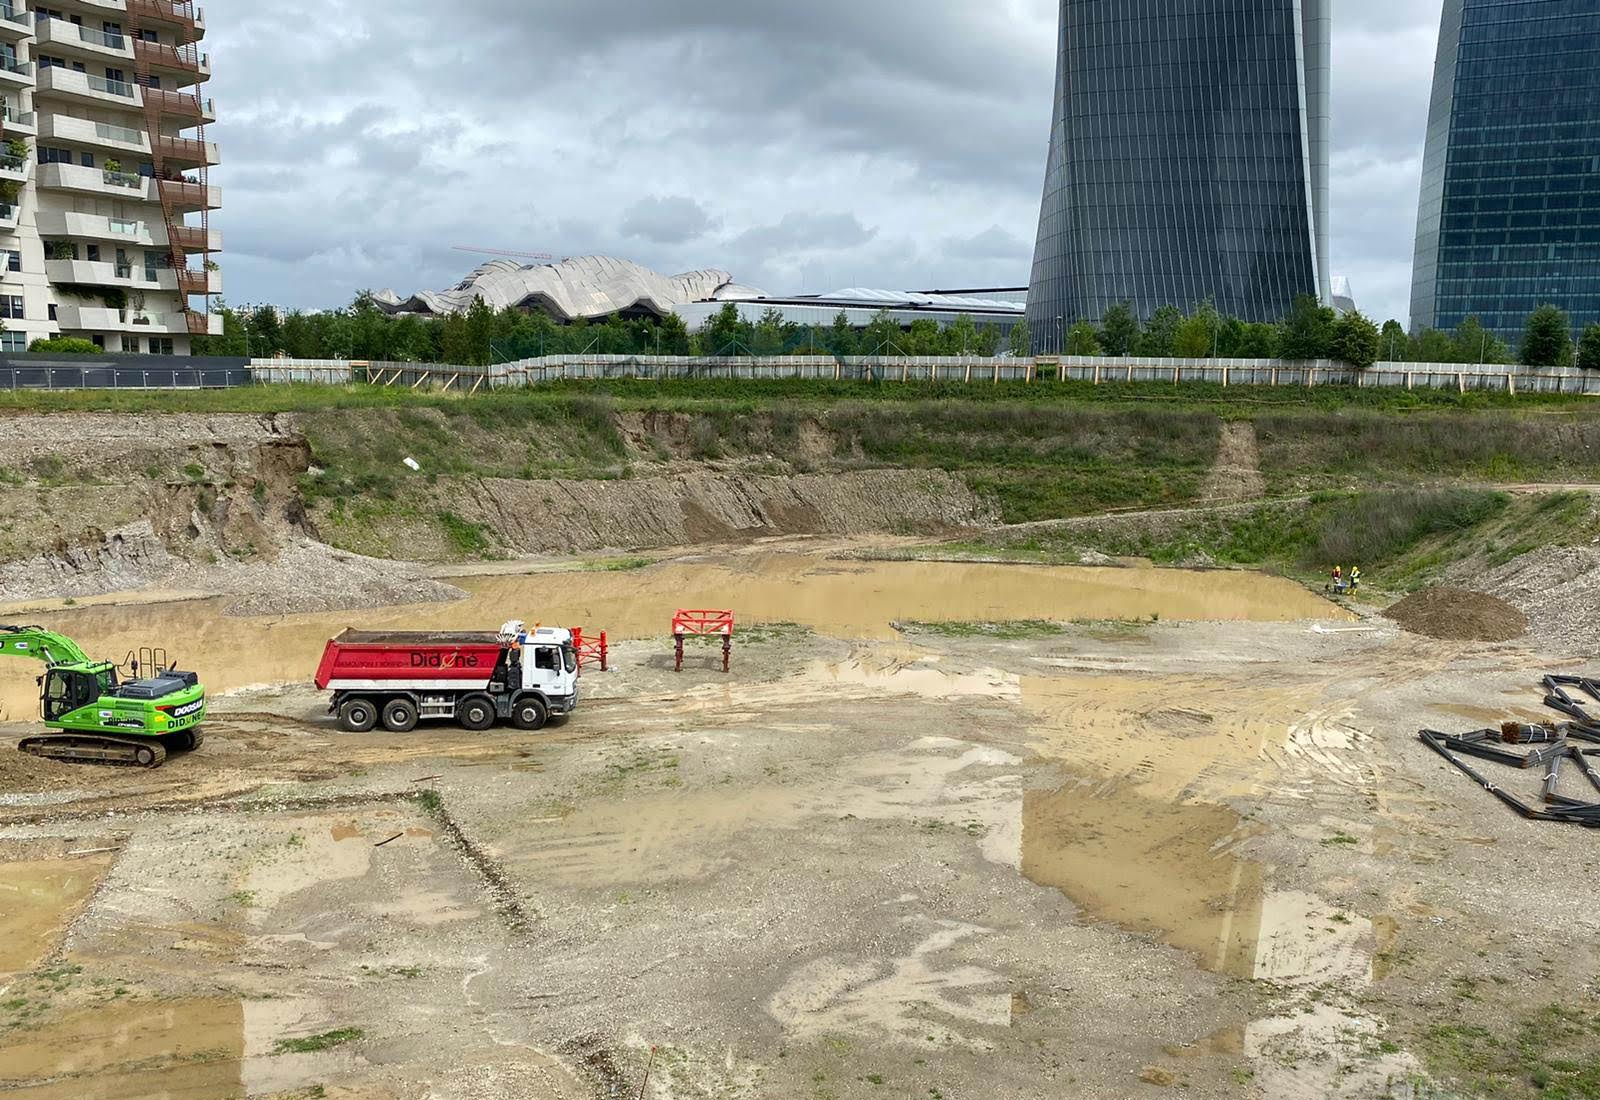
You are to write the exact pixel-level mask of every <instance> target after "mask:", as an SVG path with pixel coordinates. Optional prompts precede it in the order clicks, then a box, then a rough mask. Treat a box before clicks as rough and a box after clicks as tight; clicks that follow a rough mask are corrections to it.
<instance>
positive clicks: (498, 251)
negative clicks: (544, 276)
mask: <svg viewBox="0 0 1600 1100" xmlns="http://www.w3.org/2000/svg"><path fill="white" fill-rule="evenodd" d="M451 248H453V249H454V250H455V251H457V252H471V253H472V254H473V255H475V256H509V257H511V258H512V259H521V260H542V261H544V262H545V263H550V262H552V261H554V260H555V257H554V256H552V255H551V254H550V253H548V252H508V251H507V250H506V249H503V248H472V247H469V246H468V245H464V244H457V245H451Z"/></svg>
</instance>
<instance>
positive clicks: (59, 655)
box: [0, 626, 91, 665]
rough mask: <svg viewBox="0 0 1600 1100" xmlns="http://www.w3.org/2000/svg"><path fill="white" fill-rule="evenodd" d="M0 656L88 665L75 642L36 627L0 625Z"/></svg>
mask: <svg viewBox="0 0 1600 1100" xmlns="http://www.w3.org/2000/svg"><path fill="white" fill-rule="evenodd" d="M0 654H5V655H6V656H9V657H32V658H33V659H35V660H38V661H43V662H44V663H45V664H47V665H66V664H90V663H91V662H90V660H89V655H88V654H87V653H85V652H84V651H83V650H82V649H81V648H80V647H79V646H78V643H77V642H75V641H73V640H72V639H71V638H67V637H64V636H63V635H60V634H57V633H55V632H54V631H50V630H46V629H44V628H43V627H40V626H0Z"/></svg>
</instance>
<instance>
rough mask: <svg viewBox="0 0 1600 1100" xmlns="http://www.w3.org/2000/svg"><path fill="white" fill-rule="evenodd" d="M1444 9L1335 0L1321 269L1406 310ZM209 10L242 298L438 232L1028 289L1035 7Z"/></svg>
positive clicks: (378, 277) (422, 281) (308, 6)
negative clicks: (1326, 231)
mask: <svg viewBox="0 0 1600 1100" xmlns="http://www.w3.org/2000/svg"><path fill="white" fill-rule="evenodd" d="M1106 2H1108V3H1115V2H1116V0H1106ZM1440 4H1441V0H1339V2H1338V3H1337V4H1336V11H1335V20H1336V23H1335V43H1334V81H1335V84H1334V160H1333V257H1334V259H1333V270H1334V273H1335V274H1344V275H1348V276H1349V277H1350V278H1351V280H1352V282H1353V284H1354V288H1355V292H1356V296H1357V300H1358V302H1359V303H1360V305H1361V306H1362V308H1363V309H1364V310H1365V311H1366V312H1368V313H1369V314H1372V315H1375V316H1377V317H1379V318H1384V317H1389V316H1396V317H1400V318H1402V319H1403V318H1404V317H1405V315H1406V311H1407V301H1408V298H1409V283H1410V271H1411V247H1412V236H1413V232H1414V219H1415V216H1416V204H1417V188H1418V184H1419V178H1420V171H1421V169H1420V164H1421V154H1422V140H1423V131H1424V127H1425V123H1426V117H1427V108H1428V102H1427V101H1428V90H1429V85H1430V80H1431V73H1432V67H1433V55H1434V45H1435V39H1436V37H1437V34H1438V21H1439V11H1440ZM204 6H205V9H206V18H207V24H208V27H209V34H208V37H207V45H206V48H207V49H208V50H209V51H210V53H211V55H212V61H213V67H214V72H215V74H216V75H215V78H214V80H213V81H212V83H211V88H210V91H211V94H213V95H215V96H216V97H217V102H218V111H219V115H220V119H219V122H218V124H217V125H216V126H215V127H213V128H211V130H210V132H208V136H211V137H214V139H215V140H217V141H219V142H221V143H222V156H223V161H224V164H223V166H222V167H221V168H219V169H217V171H216V173H215V175H214V177H213V182H215V183H219V184H221V185H222V187H223V189H224V190H223V209H222V211H221V212H220V213H219V214H217V215H214V218H215V222H214V224H216V225H219V226H220V227H221V228H222V230H223V232H224V234H225V244H226V250H227V251H226V255H224V256H223V257H222V262H223V266H224V270H225V272H226V280H227V289H228V295H227V296H228V299H229V300H230V301H232V302H235V303H240V304H243V303H252V302H268V301H270V302H275V303H278V304H282V305H290V306H302V307H313V308H315V307H325V306H334V305H342V304H344V303H346V302H348V301H349V299H350V298H351V296H352V295H353V293H354V292H355V291H356V290H358V289H360V288H363V287H370V288H372V289H382V288H385V287H392V288H394V289H396V290H398V291H400V292H401V293H402V294H407V293H410V292H411V291H414V290H421V289H438V288H441V287H443V286H446V285H449V284H452V283H454V282H456V281H457V280H459V279H460V278H461V277H462V276H463V275H464V274H465V273H466V272H467V271H468V270H470V268H471V267H472V266H474V264H475V263H476V262H478V260H477V258H475V257H472V256H469V255H466V254H464V253H461V252H454V251H452V250H451V248H452V246H453V245H468V246H473V247H487V248H502V249H510V250H519V251H531V252H551V253H555V254H556V255H558V256H564V255H578V254H583V253H590V252H599V253H609V254H613V255H617V256H623V257H627V258H630V259H634V260H637V261H639V262H641V263H644V264H647V265H650V266H652V267H655V268H658V269H660V270H662V271H666V272H678V271H685V270H693V269H697V268H704V267H715V268H722V269H725V270H727V271H730V272H732V273H733V274H734V276H735V277H736V278H738V279H739V280H740V281H741V282H745V283H748V284H751V285H754V286H757V287H760V288H762V289H764V290H768V291H772V292H803V291H811V292H816V291H823V290H831V289H836V288H839V287H843V286H874V287H886V288H893V289H933V288H950V287H955V286H958V285H959V286H1012V285H1015V286H1020V285H1023V284H1025V283H1026V282H1027V279H1028V274H1029V270H1030V266H1031V259H1032V252H1033V238H1034V233H1035V230H1036V228H1037V222H1038V211H1039V196H1040V190H1041V187H1042V184H1043V174H1044V161H1045V150H1046V145H1047V141H1048V137H1049V123H1050V119H1049V113H1050V91H1051V79H1052V73H1053V69H1054V62H1055V59H1054V55H1053V41H1054V35H1055V18H1056V6H1055V2H1054V0H891V2H887V3H868V2H863V0H809V2H808V3H805V4H787V3H777V2H773V0H766V2H757V0H742V2H734V0H721V2H692V0H451V2H450V3H445V4H440V3H438V2H436V0H384V2H383V3H381V4H379V3H375V2H373V0H276V2H274V3H271V4H263V3H261V2H260V0H205V2H204Z"/></svg>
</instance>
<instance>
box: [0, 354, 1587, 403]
mask: <svg viewBox="0 0 1600 1100" xmlns="http://www.w3.org/2000/svg"><path fill="white" fill-rule="evenodd" d="M598 379H663V380H666V379H672V380H690V379H701V380H706V379H725V380H730V381H738V380H741V379H742V380H747V381H757V380H761V381H765V380H776V379H810V380H814V381H835V382H873V383H887V384H893V383H901V384H907V385H912V384H918V383H924V384H925V383H953V382H961V383H973V384H978V383H985V384H998V383H1033V384H1038V385H1050V384H1052V383H1054V382H1059V381H1071V382H1080V383H1090V384H1101V385H1104V384H1114V383H1133V382H1138V383H1147V384H1148V383H1166V384H1172V385H1183V384H1209V385H1214V386H1295V387H1315V386H1345V387H1355V388H1366V387H1385V388H1391V389H1443V390H1453V391H1456V392H1458V393H1471V392H1484V393H1511V394H1518V393H1530V394H1531V393H1551V394H1554V393H1561V394H1583V395H1593V396H1600V372H1597V371H1583V370H1579V369H1577V368H1576V367H1537V368H1535V367H1522V366H1501V365H1496V364H1484V365H1478V364H1459V363H1376V364H1374V365H1373V366H1370V367H1367V368H1366V369H1364V370H1357V369H1355V368H1352V367H1350V366H1347V365H1346V364H1343V363H1337V362H1332V361H1329V360H1320V361H1315V362H1292V361H1288V360H1270V359H1134V358H1127V359H1114V358H1110V357H1093V358H1090V357H1073V356H1067V357H1061V358H1055V357H1049V356H1043V357H1040V358H1037V359H1016V358H999V359H987V358H985V359H978V358H955V359H939V358H884V357H872V356H865V357H861V356H850V357H843V358H839V357H834V356H831V355H811V356H791V357H782V358H755V357H732V358H687V357H685V358H678V357H670V356H660V357H658V356H640V355H587V356H546V357H544V358H538V359H522V360H518V361H516V362H513V363H497V364H495V365H493V366H487V367H482V366H451V365H446V364H439V363H369V362H362V361H346V360H326V359H317V360H309V359H242V358H238V359H233V358H204V357H188V356H159V355H96V356H76V355H66V356H63V355H35V354H24V353H18V354H12V355H0V389H12V390H25V389H38V390H73V389H150V390H173V389H216V388H222V387H228V386H247V385H251V384H252V383H255V384H266V383H285V382H300V383H312V384H319V385H338V386H344V385H352V384H368V385H378V386H396V387H399V386H404V387H407V388H409V389H418V390H420V389H430V390H436V391H442V392H446V393H480V392H483V391H484V390H488V389H502V388H511V387H523V386H536V385H541V384H544V383H551V382H561V381H586V380H588V381H592V380H598Z"/></svg>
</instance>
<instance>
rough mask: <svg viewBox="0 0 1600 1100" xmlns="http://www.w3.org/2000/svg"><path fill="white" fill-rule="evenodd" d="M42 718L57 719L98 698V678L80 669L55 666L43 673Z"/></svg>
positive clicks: (54, 720) (50, 720)
mask: <svg viewBox="0 0 1600 1100" xmlns="http://www.w3.org/2000/svg"><path fill="white" fill-rule="evenodd" d="M43 698H44V720H45V721H46V722H56V721H59V720H60V719H61V718H62V716H64V715H67V714H71V713H72V712H73V711H75V710H82V709H83V708H84V707H86V706H89V705H90V704H91V703H93V702H94V701H95V700H96V699H98V698H100V678H99V677H98V676H96V675H95V674H94V673H92V672H85V671H84V670H82V669H76V668H65V667H60V666H58V667H56V668H52V669H50V671H49V672H47V673H45V683H44V697H43Z"/></svg>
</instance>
